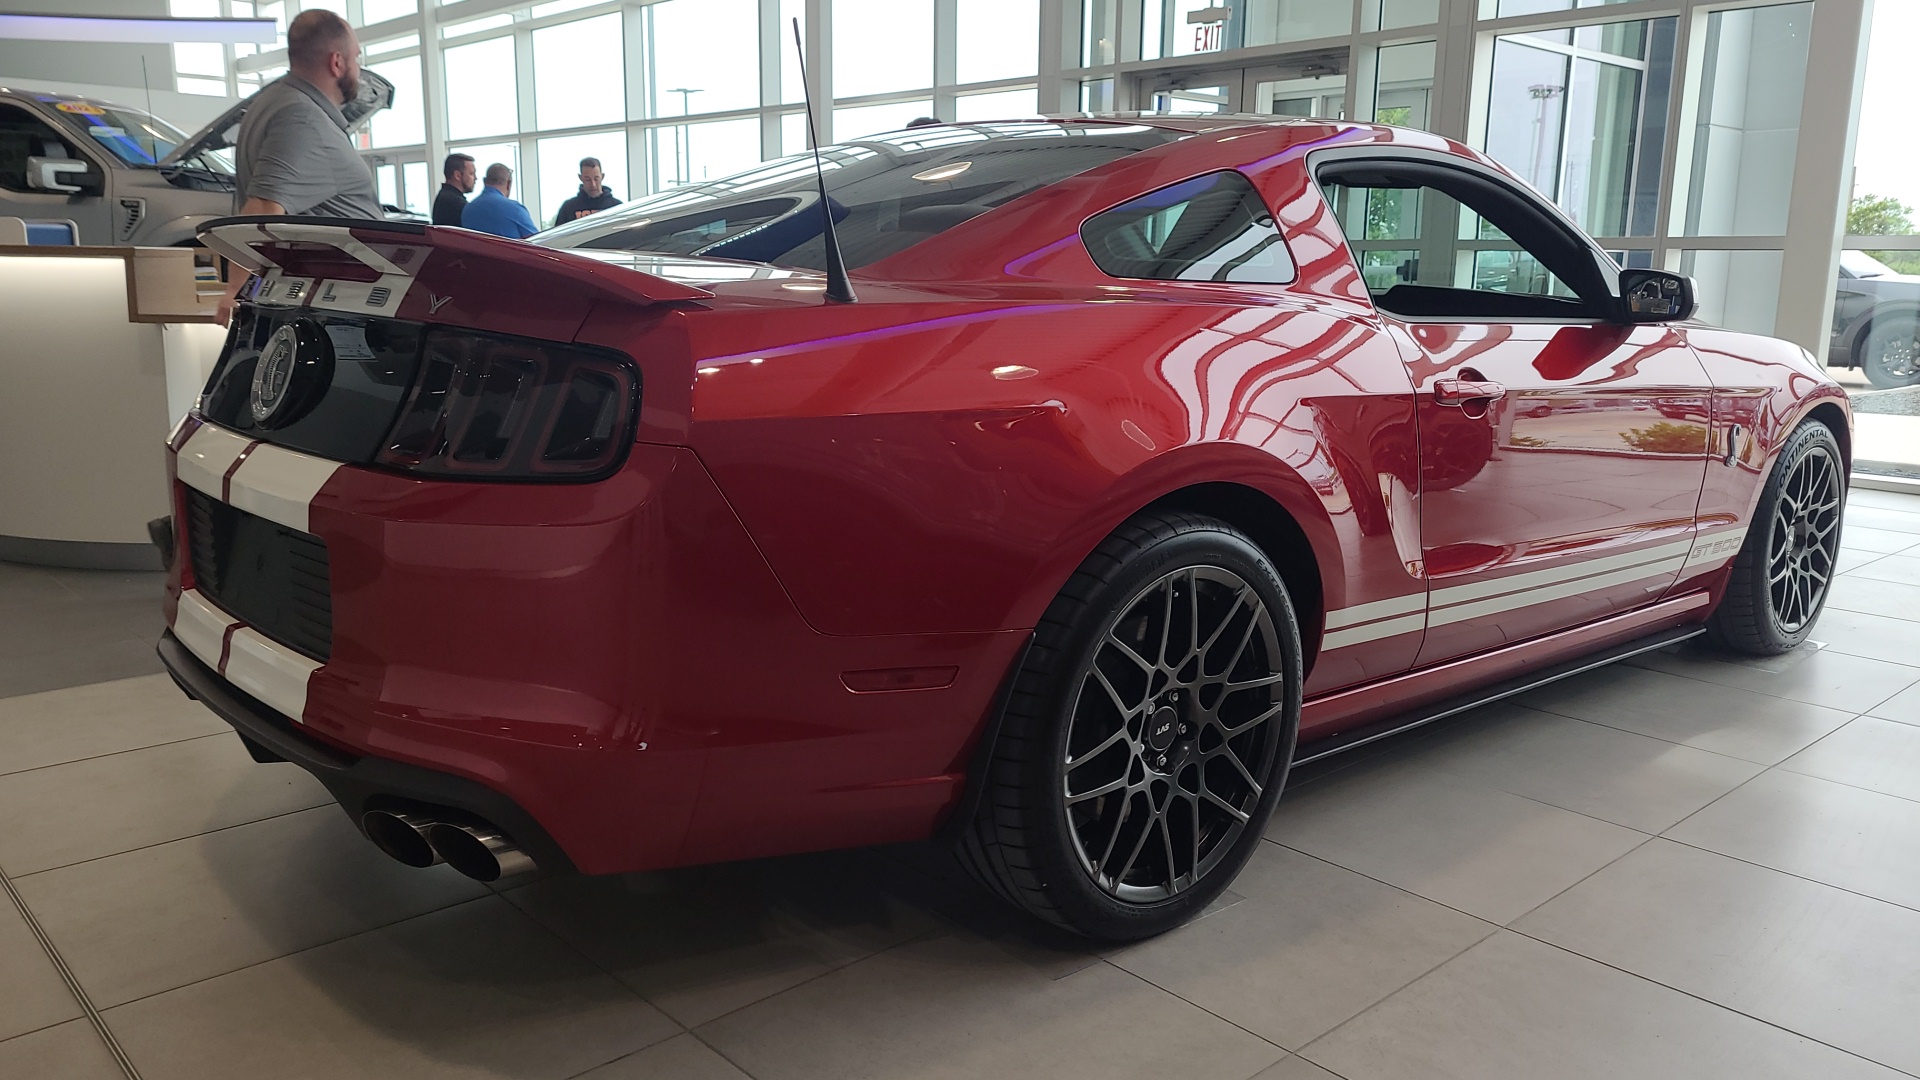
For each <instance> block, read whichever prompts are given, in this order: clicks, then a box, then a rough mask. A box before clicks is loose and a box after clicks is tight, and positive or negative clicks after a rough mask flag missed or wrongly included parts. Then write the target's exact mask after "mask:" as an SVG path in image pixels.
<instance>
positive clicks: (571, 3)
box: [527, 0, 607, 19]
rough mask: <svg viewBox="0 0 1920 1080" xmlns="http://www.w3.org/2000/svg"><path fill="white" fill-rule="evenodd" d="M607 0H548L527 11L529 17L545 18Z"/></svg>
mask: <svg viewBox="0 0 1920 1080" xmlns="http://www.w3.org/2000/svg"><path fill="white" fill-rule="evenodd" d="M606 2H607V0H547V2H546V3H544V4H535V5H533V7H532V8H531V9H530V10H529V11H528V12H527V18H529V19H544V18H546V17H547V16H549V15H560V14H564V13H565V12H569V11H578V10H580V9H581V8H584V7H592V6H594V5H595V4H604V3H606Z"/></svg>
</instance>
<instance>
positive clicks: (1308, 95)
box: [1253, 75, 1347, 120]
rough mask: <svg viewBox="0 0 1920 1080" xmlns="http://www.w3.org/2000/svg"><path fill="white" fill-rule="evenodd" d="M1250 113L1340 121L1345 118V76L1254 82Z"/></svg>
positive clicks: (1320, 76)
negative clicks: (1251, 110) (1251, 111)
mask: <svg viewBox="0 0 1920 1080" xmlns="http://www.w3.org/2000/svg"><path fill="white" fill-rule="evenodd" d="M1253 111H1254V112H1258V113H1263V114H1266V115H1270V116H1303V117H1319V118H1321V119H1326V120H1340V119H1344V118H1345V117H1346V115H1347V77H1346V76H1344V75H1318V76H1313V77H1310V78H1305V79H1269V80H1265V81H1262V82H1259V83H1256V84H1255V85H1254V88H1253Z"/></svg>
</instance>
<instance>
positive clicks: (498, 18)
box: [440, 12, 513, 38]
mask: <svg viewBox="0 0 1920 1080" xmlns="http://www.w3.org/2000/svg"><path fill="white" fill-rule="evenodd" d="M512 25H513V15H512V13H511V12H501V13H500V14H498V15H489V16H487V17H486V18H483V19H468V20H467V21H466V22H459V23H454V24H453V25H451V26H442V27H441V28H440V36H441V37H442V38H456V37H466V36H467V35H468V34H477V33H479V32H481V31H482V30H498V29H500V28H501V27H503V26H512Z"/></svg>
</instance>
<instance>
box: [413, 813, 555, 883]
mask: <svg viewBox="0 0 1920 1080" xmlns="http://www.w3.org/2000/svg"><path fill="white" fill-rule="evenodd" d="M427 840H428V841H429V842H430V843H432V845H433V850H434V851H435V852H436V853H437V854H438V855H439V856H440V858H442V859H445V860H446V861H447V865H448V866H451V867H453V868H454V869H455V870H458V871H460V872H461V873H463V874H465V875H467V876H468V877H470V878H473V879H474V880H475V881H498V880H500V879H501V878H503V877H509V876H512V875H514V874H524V873H526V872H527V871H529V870H532V869H533V868H534V863H533V857H532V856H530V855H528V854H527V853H526V852H524V851H521V850H520V848H519V846H518V845H516V844H515V843H514V842H513V841H511V840H509V839H507V838H506V837H505V836H504V835H502V834H501V833H500V832H499V831H498V830H496V829H494V828H493V827H491V826H487V825H454V824H451V823H449V822H445V821H441V822H436V823H435V824H434V825H433V826H432V827H431V828H429V829H428V830H427Z"/></svg>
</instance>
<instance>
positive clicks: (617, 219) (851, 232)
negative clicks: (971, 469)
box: [538, 123, 1182, 270]
mask: <svg viewBox="0 0 1920 1080" xmlns="http://www.w3.org/2000/svg"><path fill="white" fill-rule="evenodd" d="M1181 137H1182V135H1181V133H1179V132H1176V131H1167V130H1162V129H1157V128H1148V127H1137V126H1134V125H1123V124H1071V123H1067V124H1050V123H1009V124H943V125H938V126H928V127H922V128H914V129H911V130H907V131H898V132H890V133H887V134H884V135H876V136H874V137H872V138H869V139H862V140H859V141H857V142H851V143H845V144H842V145H838V146H828V147H822V148H821V151H820V158H821V165H822V166H823V167H824V171H825V174H826V182H827V199H828V205H829V206H830V208H831V210H832V213H833V219H834V232H835V235H836V237H837V238H838V239H839V243H840V251H841V255H842V257H843V258H845V260H846V263H847V265H848V266H849V267H860V266H866V265H868V264H870V263H874V262H878V261H880V260H881V259H884V258H886V257H887V256H889V255H893V254H895V253H897V252H900V251H903V250H905V249H907V248H909V247H912V246H913V245H915V244H918V243H920V242H921V241H923V240H926V239H928V238H929V237H932V236H936V235H938V234H940V233H942V232H944V231H946V230H948V229H951V228H953V227H954V226H956V225H959V224H961V223H962V222H965V221H968V220H970V219H972V218H974V217H977V216H979V215H980V214H984V213H986V212H987V211H989V210H992V209H994V208H995V207H997V206H1002V205H1005V204H1006V203H1009V202H1012V201H1013V200H1014V199H1017V198H1020V197H1021V196H1023V195H1026V194H1029V193H1031V192H1034V191H1038V190H1039V189H1041V188H1043V187H1047V186H1049V185H1052V184H1056V183H1059V182H1060V181H1062V180H1065V179H1066V178H1068V177H1070V176H1073V175H1075V174H1078V173H1083V172H1086V171H1087V170H1089V169H1093V168H1098V167H1099V166H1101V165H1105V164H1107V163H1108V162H1111V161H1116V160H1118V159H1120V158H1124V157H1127V156H1129V155H1132V154H1136V153H1139V152H1140V151H1142V150H1147V149H1150V148H1152V147H1155V146H1160V145H1163V144H1165V143H1168V142H1171V141H1173V140H1175V139H1178V138H1181ZM818 185H819V180H818V179H817V177H816V174H815V171H814V160H813V155H812V154H811V153H808V154H800V155H796V156H794V157H788V158H782V159H781V160H779V161H773V162H768V163H767V164H765V165H762V166H760V167H758V168H756V169H752V170H749V171H747V172H744V173H740V174H739V175H737V176H730V177H727V178H725V179H721V180H714V181H708V182H705V183H701V184H690V185H687V186H684V187H677V188H672V189H670V190H667V191H663V192H661V193H659V194H657V195H652V196H648V197H645V198H641V199H636V200H634V201H632V202H630V203H627V204H626V205H624V206H621V207H618V208H616V209H613V210H609V211H605V212H603V213H599V214H594V215H591V216H589V217H585V218H581V219H579V220H578V221H576V222H570V223H568V224H565V225H562V226H560V227H558V228H555V229H552V230H550V231H548V232H546V233H543V234H541V236H540V239H539V241H538V242H539V243H541V244H544V245H546V246H549V247H559V248H602V249H616V250H621V251H637V252H656V253H663V254H674V255H706V256H712V257H715V258H725V259H742V260H746V261H750V262H762V263H773V264H775V265H778V266H796V267H809V268H812V269H815V270H820V269H824V268H825V267H826V252H825V245H824V243H823V242H822V240H821V213H820V201H819V200H820V193H819V187H818Z"/></svg>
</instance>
